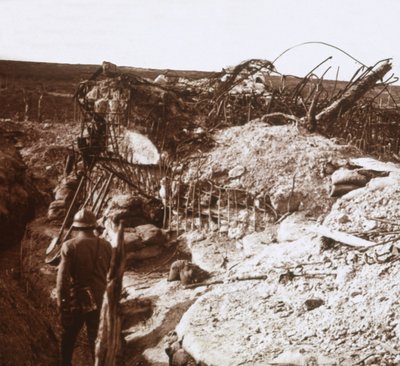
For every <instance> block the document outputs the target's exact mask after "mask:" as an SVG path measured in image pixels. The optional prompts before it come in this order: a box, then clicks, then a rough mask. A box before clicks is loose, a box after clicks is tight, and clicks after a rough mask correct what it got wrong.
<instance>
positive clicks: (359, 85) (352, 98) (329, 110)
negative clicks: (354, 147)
mask: <svg viewBox="0 0 400 366" xmlns="http://www.w3.org/2000/svg"><path fill="white" fill-rule="evenodd" d="M391 68H392V64H391V63H390V62H389V61H385V62H383V63H382V64H381V65H380V66H378V67H377V68H376V69H373V68H370V70H369V73H368V74H367V75H365V76H364V77H363V78H362V79H361V80H358V81H356V82H354V84H353V85H352V86H351V87H350V88H349V89H348V90H347V91H346V92H345V93H344V94H343V95H342V96H341V97H340V98H339V99H338V100H335V101H334V102H333V103H332V104H331V105H329V106H328V107H326V108H325V109H323V110H322V111H321V112H320V113H318V114H317V115H316V116H315V120H316V121H317V122H320V121H323V120H325V121H335V120H336V119H337V118H338V117H339V116H340V115H341V114H343V113H345V112H347V111H348V110H349V109H350V108H351V107H352V106H353V105H354V104H355V103H356V102H357V101H358V100H359V99H360V98H361V97H362V96H363V95H364V94H365V93H366V92H368V90H370V89H372V88H373V87H374V86H375V84H376V82H377V81H379V80H380V79H382V78H383V77H384V76H385V74H386V73H387V72H388V71H389V70H390V69H391Z"/></svg>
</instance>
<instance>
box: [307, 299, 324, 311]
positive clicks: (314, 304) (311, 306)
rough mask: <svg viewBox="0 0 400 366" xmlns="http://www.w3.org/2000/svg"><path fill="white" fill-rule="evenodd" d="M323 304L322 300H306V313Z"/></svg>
mask: <svg viewBox="0 0 400 366" xmlns="http://www.w3.org/2000/svg"><path fill="white" fill-rule="evenodd" d="M323 304H324V300H322V299H308V300H306V301H305V302H304V306H305V308H306V310H307V311H311V310H314V309H316V308H319V307H320V306H321V305H323Z"/></svg>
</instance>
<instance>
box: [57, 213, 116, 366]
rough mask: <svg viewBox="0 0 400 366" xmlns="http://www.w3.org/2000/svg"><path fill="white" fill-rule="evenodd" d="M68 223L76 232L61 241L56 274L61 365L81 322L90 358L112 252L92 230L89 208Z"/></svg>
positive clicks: (69, 357) (69, 354)
mask: <svg viewBox="0 0 400 366" xmlns="http://www.w3.org/2000/svg"><path fill="white" fill-rule="evenodd" d="M72 226H73V229H74V231H76V232H77V234H76V236H75V237H74V238H73V239H70V240H68V241H66V242H64V243H63V245H62V248H61V262H60V265H59V269H58V274H57V305H58V308H59V310H60V313H61V325H62V336H61V365H62V366H67V365H71V361H72V354H73V350H74V345H75V342H76V338H77V336H78V334H79V332H80V330H81V328H82V326H83V324H84V323H85V324H86V330H87V334H88V340H89V346H90V351H91V353H92V357H93V359H94V346H95V340H96V336H97V331H98V327H99V321H100V310H101V306H102V301H103V295H104V292H105V289H106V285H107V273H108V270H109V267H110V262H111V254H112V248H111V245H110V243H109V242H107V241H106V240H104V239H100V238H98V237H97V236H96V235H95V234H94V232H93V230H94V229H95V227H96V217H95V215H94V214H93V213H92V212H91V211H89V210H87V209H82V210H80V211H78V212H77V213H76V215H75V217H74V221H73V224H72Z"/></svg>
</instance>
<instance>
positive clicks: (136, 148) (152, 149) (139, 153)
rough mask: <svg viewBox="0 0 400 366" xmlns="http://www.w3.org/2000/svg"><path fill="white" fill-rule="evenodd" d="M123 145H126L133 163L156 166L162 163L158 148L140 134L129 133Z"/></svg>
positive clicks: (126, 134)
mask: <svg viewBox="0 0 400 366" xmlns="http://www.w3.org/2000/svg"><path fill="white" fill-rule="evenodd" d="M123 143H124V144H125V145H126V148H127V154H128V156H129V160H130V161H131V162H133V163H136V164H144V165H155V164H158V162H159V161H160V153H159V151H158V149H157V147H156V146H155V145H154V144H153V143H152V142H151V141H150V139H149V138H147V137H146V136H144V135H142V134H140V133H138V132H133V131H127V132H126V133H125V138H124V141H123Z"/></svg>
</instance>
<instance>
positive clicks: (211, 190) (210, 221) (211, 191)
mask: <svg viewBox="0 0 400 366" xmlns="http://www.w3.org/2000/svg"><path fill="white" fill-rule="evenodd" d="M212 194H213V185H212V183H211V182H210V198H209V200H208V227H209V229H211V225H212V224H211V223H212V214H211V202H212Z"/></svg>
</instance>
